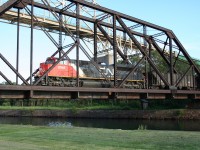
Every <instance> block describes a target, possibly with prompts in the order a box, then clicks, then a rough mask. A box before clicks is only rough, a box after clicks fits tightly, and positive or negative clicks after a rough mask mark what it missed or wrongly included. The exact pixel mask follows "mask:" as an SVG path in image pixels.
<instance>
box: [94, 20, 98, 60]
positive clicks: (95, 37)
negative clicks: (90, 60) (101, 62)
mask: <svg viewBox="0 0 200 150" xmlns="http://www.w3.org/2000/svg"><path fill="white" fill-rule="evenodd" d="M97 46H98V45H97V22H95V23H94V61H95V62H96V63H97V49H98V47H97Z"/></svg>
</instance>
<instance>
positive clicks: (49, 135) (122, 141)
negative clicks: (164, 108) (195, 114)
mask: <svg viewBox="0 0 200 150" xmlns="http://www.w3.org/2000/svg"><path fill="white" fill-rule="evenodd" d="M0 149H1V150H126V149H127V150H128V149H130V150H133V149H138V150H143V149H147V150H168V149H169V150H178V149H179V150H183V149H186V150H190V149H191V150H195V149H196V150H197V149H200V132H176V131H149V130H133V131H128V130H127V131H125V130H109V129H95V128H75V127H38V126H22V125H0Z"/></svg>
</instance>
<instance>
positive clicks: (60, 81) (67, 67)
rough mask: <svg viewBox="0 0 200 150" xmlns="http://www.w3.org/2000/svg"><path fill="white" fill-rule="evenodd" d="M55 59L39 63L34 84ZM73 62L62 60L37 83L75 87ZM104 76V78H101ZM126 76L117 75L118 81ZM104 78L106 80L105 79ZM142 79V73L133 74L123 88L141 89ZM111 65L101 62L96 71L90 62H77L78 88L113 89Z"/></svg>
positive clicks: (75, 71)
mask: <svg viewBox="0 0 200 150" xmlns="http://www.w3.org/2000/svg"><path fill="white" fill-rule="evenodd" d="M55 62H57V58H55V57H48V58H47V59H46V61H45V62H43V63H40V67H39V69H38V70H37V72H36V74H35V75H34V78H35V82H36V81H37V80H38V79H39V78H40V77H41V76H43V75H44V73H45V72H46V71H47V70H48V69H49V68H50V67H51V66H52V65H53V64H54V63H55ZM76 68H77V67H76V61H75V60H70V61H69V60H62V61H61V62H60V63H59V64H57V65H56V66H55V67H54V68H53V69H52V70H51V71H50V72H49V73H48V74H47V76H46V77H45V78H44V79H43V80H42V81H40V82H39V84H40V85H44V86H45V85H47V86H62V87H75V86H76V84H77V82H76V77H77V69H76ZM102 74H103V75H104V77H103V76H102ZM126 75H127V72H126V71H120V72H119V73H118V81H119V82H120V81H122V79H123V77H125V76H126ZM105 76H106V78H105ZM143 79H144V77H143V75H142V73H140V74H139V73H137V74H135V73H133V74H132V75H131V76H130V77H129V78H128V80H127V81H126V82H125V83H124V84H123V88H143V86H144V80H143ZM113 84H114V77H113V65H110V66H109V65H107V64H105V63H103V62H99V63H98V69H97V67H96V66H94V65H93V64H91V62H90V61H85V60H80V61H79V86H80V87H99V88H100V87H113Z"/></svg>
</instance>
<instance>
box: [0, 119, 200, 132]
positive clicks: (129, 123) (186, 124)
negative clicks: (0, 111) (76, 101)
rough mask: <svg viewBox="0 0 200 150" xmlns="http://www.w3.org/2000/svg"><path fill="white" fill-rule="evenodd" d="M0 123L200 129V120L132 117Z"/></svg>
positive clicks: (107, 127) (112, 127) (11, 120)
mask: <svg viewBox="0 0 200 150" xmlns="http://www.w3.org/2000/svg"><path fill="white" fill-rule="evenodd" d="M0 124H15V125H20V124H21V125H33V126H63V127H65V126H66V127H90V128H106V129H122V130H136V129H138V128H139V127H141V126H143V127H145V128H146V129H148V130H177V131H200V121H191V120H187V121H185V120H184V121H177V120H133V119H80V118H74V119H71V118H31V117H19V118H13V117H0Z"/></svg>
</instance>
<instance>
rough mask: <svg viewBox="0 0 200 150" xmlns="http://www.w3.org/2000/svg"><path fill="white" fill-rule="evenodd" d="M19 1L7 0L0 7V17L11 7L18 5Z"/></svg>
mask: <svg viewBox="0 0 200 150" xmlns="http://www.w3.org/2000/svg"><path fill="white" fill-rule="evenodd" d="M20 1H21V0H9V1H7V2H6V3H4V4H3V5H2V6H0V16H1V15H3V14H4V13H5V12H6V11H8V10H9V9H11V8H12V7H13V6H15V5H16V4H18V3H19V2H20Z"/></svg>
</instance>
